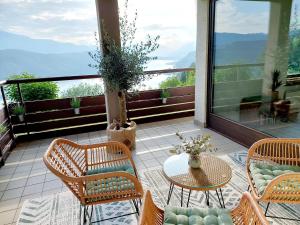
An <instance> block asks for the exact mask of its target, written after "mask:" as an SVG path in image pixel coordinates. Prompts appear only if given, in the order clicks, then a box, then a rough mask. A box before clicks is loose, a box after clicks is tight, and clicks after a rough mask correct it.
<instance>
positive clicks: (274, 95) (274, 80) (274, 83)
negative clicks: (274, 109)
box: [271, 70, 282, 102]
mask: <svg viewBox="0 0 300 225" xmlns="http://www.w3.org/2000/svg"><path fill="white" fill-rule="evenodd" d="M279 78H280V71H279V70H274V71H273V73H272V87H271V89H272V102H274V101H277V100H278V99H279V92H278V88H279V87H280V86H281V85H282V81H281V80H279Z"/></svg>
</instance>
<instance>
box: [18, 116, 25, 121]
mask: <svg viewBox="0 0 300 225" xmlns="http://www.w3.org/2000/svg"><path fill="white" fill-rule="evenodd" d="M18 117H19V121H20V122H23V121H24V115H23V114H22V115H18Z"/></svg>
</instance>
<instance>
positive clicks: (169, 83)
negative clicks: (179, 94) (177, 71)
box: [159, 75, 182, 89]
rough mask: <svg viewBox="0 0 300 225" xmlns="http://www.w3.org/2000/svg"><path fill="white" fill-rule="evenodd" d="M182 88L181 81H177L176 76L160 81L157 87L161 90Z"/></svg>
mask: <svg viewBox="0 0 300 225" xmlns="http://www.w3.org/2000/svg"><path fill="white" fill-rule="evenodd" d="M180 86H182V83H181V81H180V80H179V79H178V77H177V76H175V75H174V76H172V77H168V78H167V79H166V80H164V81H162V82H161V83H160V84H159V87H160V88H161V89H167V88H171V87H180Z"/></svg>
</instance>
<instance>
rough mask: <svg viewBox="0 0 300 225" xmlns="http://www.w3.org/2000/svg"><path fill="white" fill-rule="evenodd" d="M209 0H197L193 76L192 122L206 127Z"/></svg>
mask: <svg viewBox="0 0 300 225" xmlns="http://www.w3.org/2000/svg"><path fill="white" fill-rule="evenodd" d="M209 5H210V3H209V0H198V1H197V40H196V77H195V117H194V122H195V124H197V125H200V126H201V127H206V115H207V77H208V74H207V73H208V65H207V64H208V55H209V53H208V43H209V42H208V37H209V35H208V32H209Z"/></svg>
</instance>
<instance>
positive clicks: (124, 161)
mask: <svg viewBox="0 0 300 225" xmlns="http://www.w3.org/2000/svg"><path fill="white" fill-rule="evenodd" d="M43 159H44V162H45V164H46V166H47V167H48V169H49V170H50V171H51V172H53V173H54V174H55V175H56V176H58V177H59V178H60V179H61V180H62V181H63V182H64V184H65V185H66V186H67V187H68V188H69V189H70V190H71V191H72V192H73V194H74V195H75V196H76V198H77V199H78V200H79V201H80V203H81V206H83V209H84V217H83V218H84V219H83V221H84V222H86V216H88V217H89V219H90V220H91V217H92V215H88V213H87V211H88V209H87V206H93V205H96V204H100V203H109V202H116V201H123V200H133V203H134V206H135V208H136V212H137V213H138V212H139V211H138V202H139V201H136V200H138V199H139V200H140V199H141V198H142V196H143V189H142V185H141V183H140V182H139V180H138V174H137V171H136V168H135V165H134V162H133V160H132V158H131V152H130V151H129V149H128V148H127V147H126V145H124V144H122V143H120V142H106V143H100V144H92V145H79V144H76V143H74V142H72V141H69V140H66V139H61V138H59V139H55V140H54V141H53V142H52V143H51V144H50V146H49V148H48V150H47V152H46V153H45V155H44V158H43ZM92 212H93V207H92V210H91V214H92ZM130 214H132V213H130ZM80 215H81V209H80ZM126 215H129V214H126ZM123 216H125V215H123ZM105 220H107V219H105ZM96 222H98V221H96Z"/></svg>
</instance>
